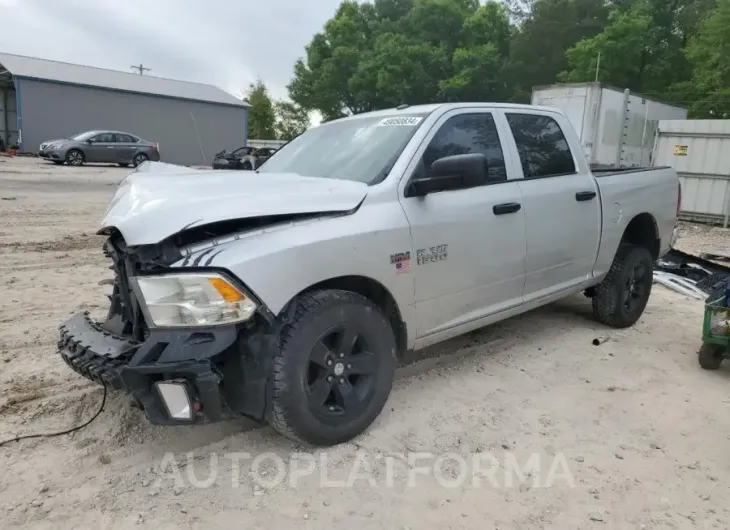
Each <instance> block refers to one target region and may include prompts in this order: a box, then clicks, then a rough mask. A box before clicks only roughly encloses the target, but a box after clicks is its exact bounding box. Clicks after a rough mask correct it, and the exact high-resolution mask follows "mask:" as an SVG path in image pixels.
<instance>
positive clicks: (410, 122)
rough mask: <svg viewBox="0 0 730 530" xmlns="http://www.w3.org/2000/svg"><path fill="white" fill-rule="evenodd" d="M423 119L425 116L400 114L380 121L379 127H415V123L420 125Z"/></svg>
mask: <svg viewBox="0 0 730 530" xmlns="http://www.w3.org/2000/svg"><path fill="white" fill-rule="evenodd" d="M422 119H423V118H421V117H418V116H399V117H397V118H383V119H382V120H381V121H380V123H378V127H398V126H405V127H413V126H414V125H418V124H419V123H421V120H422Z"/></svg>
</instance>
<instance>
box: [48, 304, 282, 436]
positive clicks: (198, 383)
mask: <svg viewBox="0 0 730 530" xmlns="http://www.w3.org/2000/svg"><path fill="white" fill-rule="evenodd" d="M246 331H247V330H243V329H240V328H239V327H237V326H221V327H217V328H204V329H179V330H152V331H151V332H150V334H149V337H148V338H147V339H146V340H145V341H144V342H142V343H137V342H134V341H131V340H129V339H126V338H123V337H118V336H115V335H114V334H112V333H110V332H109V331H106V330H105V329H103V328H102V327H101V326H100V325H99V324H97V323H96V322H94V321H93V320H92V319H91V318H90V317H89V315H88V313H80V314H77V315H74V316H73V317H71V318H70V319H68V320H67V321H66V322H64V323H63V325H61V326H60V328H59V332H60V337H59V342H58V350H59V354H60V355H61V358H62V359H63V361H64V362H65V363H66V364H67V365H68V366H69V367H71V368H72V369H73V370H74V371H76V372H77V373H79V374H81V375H82V376H84V377H86V378H87V379H90V380H91V381H94V382H96V383H99V384H103V385H106V386H108V387H110V388H113V389H116V390H121V391H124V392H128V393H130V394H132V396H133V397H134V398H135V401H136V403H137V404H138V405H139V406H140V408H142V410H144V412H145V415H146V416H147V418H148V420H149V421H150V422H151V423H153V424H159V425H180V424H190V423H208V422H215V421H219V420H222V419H225V418H226V417H229V416H233V415H238V414H244V415H247V416H250V417H253V418H254V419H257V420H261V419H263V415H264V411H265V400H266V386H267V385H266V381H267V374H268V366H267V363H266V362H265V359H267V358H268V356H265V355H262V352H263V351H264V350H265V349H266V348H267V347H268V345H269V344H270V342H269V341H267V340H265V338H264V337H262V336H261V334H260V332H252V331H251V330H248V332H246ZM262 339H264V340H262ZM265 345H266V346H265ZM172 380H176V381H179V380H182V381H185V383H186V385H187V387H188V388H189V389H190V392H189V394H190V399H191V402H192V404H193V410H194V415H193V417H192V419H191V420H178V419H173V418H171V417H170V416H169V414H168V412H167V409H166V407H165V404H164V402H163V401H162V398H161V397H160V395H159V393H158V392H157V389H156V388H155V386H154V385H155V383H156V382H158V381H172Z"/></svg>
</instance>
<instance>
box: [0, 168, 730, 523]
mask: <svg viewBox="0 0 730 530" xmlns="http://www.w3.org/2000/svg"><path fill="white" fill-rule="evenodd" d="M126 173H127V171H125V170H121V169H118V168H108V167H102V166H98V167H82V168H68V167H55V166H52V165H50V164H46V163H42V162H38V161H37V160H34V159H13V160H8V159H3V158H0V286H2V287H1V290H0V292H1V293H2V296H0V332H1V333H0V440H2V439H6V438H8V437H12V436H15V435H16V434H25V433H38V432H52V431H56V430H62V429H66V428H68V427H70V426H73V425H78V424H80V423H82V422H83V421H85V420H86V419H87V418H90V417H91V416H92V415H93V414H94V413H95V412H96V410H97V409H98V407H99V405H100V403H101V399H102V391H101V390H100V389H99V388H98V387H96V386H94V385H92V384H90V383H88V382H87V381H86V380H84V379H83V378H81V377H80V376H77V375H76V374H75V373H73V372H72V371H71V370H70V369H68V368H67V367H66V366H65V365H64V364H63V363H62V361H61V360H60V359H59V357H58V356H57V354H56V351H55V349H56V328H57V326H58V324H59V322H60V321H62V320H63V319H64V318H65V317H66V316H67V315H69V314H70V313H73V312H76V311H79V310H82V309H90V310H92V311H93V312H97V313H98V312H100V311H103V310H105V308H106V303H105V302H106V300H105V298H104V296H103V295H104V292H103V288H102V287H99V286H98V285H97V284H98V282H99V281H100V280H102V279H104V278H106V277H108V276H109V274H110V271H109V270H108V269H107V266H106V265H107V264H106V263H105V260H104V259H103V257H102V253H101V240H100V238H98V237H96V236H94V235H93V234H94V232H95V230H96V229H97V227H98V223H99V221H100V219H101V217H102V214H103V212H104V209H105V207H106V205H107V203H108V200H109V199H110V197H111V195H112V194H113V191H114V185H115V184H116V183H117V182H118V181H119V180H121V178H123V176H124V175H125V174H126ZM726 241H727V232H726V231H723V230H718V229H714V228H713V229H708V228H697V227H693V226H690V225H685V227H684V229H683V235H682V240H681V243H680V245H679V246H680V248H682V249H683V250H687V251H692V252H698V251H703V250H712V249H714V248H717V247H718V246H722V245H723V243H725V242H726ZM701 319H702V303H701V302H698V301H696V300H690V299H687V298H685V297H683V296H680V295H678V294H676V293H674V292H670V291H668V290H666V289H664V288H662V287H661V286H655V290H654V291H653V294H652V297H651V300H650V302H649V306H648V308H647V311H646V313H645V315H644V317H643V318H642V319H641V320H640V322H639V323H638V324H637V325H636V326H635V327H633V328H631V329H628V330H623V331H615V330H610V329H607V328H605V327H602V326H601V325H599V324H597V323H596V322H594V321H593V320H592V319H591V314H590V303H589V301H588V300H587V299H585V298H584V297H582V296H576V297H572V298H569V299H566V300H563V301H561V302H560V303H556V304H553V305H551V306H549V307H546V308H543V309H540V310H538V311H534V312H531V313H529V314H526V315H524V316H521V317H518V318H514V319H510V320H508V321H506V322H503V323H501V324H499V325H495V326H492V327H489V328H487V329H485V330H483V331H481V332H479V333H475V334H471V335H469V336H468V337H464V338H461V339H459V340H455V341H451V342H449V343H447V344H445V345H443V346H441V347H439V348H438V349H432V350H429V351H428V352H425V353H423V354H419V355H415V356H414V358H413V359H409V363H408V364H405V365H404V366H402V367H401V368H400V370H399V376H398V380H397V382H396V384H395V387H394V389H393V393H392V395H391V398H390V400H389V402H388V404H387V406H386V409H385V410H384V411H383V414H382V415H381V416H380V418H379V419H378V420H377V421H376V423H375V424H374V425H373V426H372V427H371V428H370V429H369V430H368V431H367V432H366V433H365V434H364V435H362V436H360V437H358V438H357V439H356V440H355V441H354V442H352V443H348V444H344V445H341V446H338V447H336V448H333V449H329V450H326V451H320V450H318V451H313V450H312V449H311V448H308V447H303V446H298V445H295V444H293V443H291V442H289V441H288V440H286V439H284V438H282V437H280V436H278V435H276V434H275V433H274V432H273V430H272V429H270V428H268V427H263V428H261V427H259V426H257V425H252V424H251V423H249V422H246V421H244V420H236V421H229V422H225V423H220V424H215V425H204V426H196V427H174V428H171V427H153V426H150V425H149V424H147V423H146V421H145V420H144V418H143V417H142V416H141V414H140V413H139V412H138V411H136V410H135V409H133V408H131V407H130V405H129V401H128V399H127V398H125V396H123V395H118V394H114V393H111V394H110V395H109V397H108V400H107V403H106V406H105V408H104V411H103V413H102V414H101V415H100V416H99V418H98V419H97V420H96V421H94V422H93V423H92V424H91V425H89V426H88V427H86V428H85V429H83V430H80V431H78V432H75V433H73V434H70V435H64V436H59V437H55V438H38V439H32V440H27V441H21V442H12V443H10V444H7V445H5V446H3V447H0V466H1V467H2V469H3V473H2V475H0V527H1V528H3V529H10V528H13V529H15V528H42V529H52V528H104V529H127V528H155V529H168V528H170V529H172V528H186V529H187V528H195V529H197V528H200V529H203V528H206V529H207V528H232V527H235V528H247V529H248V528H272V527H273V528H293V527H294V526H295V525H296V526H297V527H302V528H313V529H314V528H335V527H343V526H345V525H346V526H347V527H349V528H357V529H366V528H367V529H370V528H373V529H375V528H378V529H389V530H390V529H402V528H428V529H430V528H433V529H437V528H438V529H442V528H475V529H477V528H478V529H482V528H487V529H492V528H499V529H532V528H535V529H537V528H541V529H542V528H549V529H560V530H568V529H578V528H580V529H586V528H620V529H628V528H632V529H634V528H636V529H638V528H679V529H682V528H715V527H717V528H727V526H728V525H727V522H728V521H730V514H729V513H728V509H727V506H729V505H730V490H728V488H727V486H722V484H728V482H730V463H728V459H727V454H728V453H727V444H728V443H730V442H729V441H728V440H729V439H730V425H728V422H727V414H728V412H730V398H728V392H727V388H728V387H727V386H726V385H729V384H730V371H729V370H728V368H727V367H724V368H723V369H721V370H719V371H718V372H714V373H712V372H705V371H703V370H701V369H700V368H699V366H698V364H697V360H696V351H697V349H698V347H699V345H700V330H701ZM599 336H606V337H608V338H609V340H608V341H607V342H605V343H604V344H602V345H601V346H598V347H595V346H593V345H592V344H591V342H592V340H593V339H594V338H596V337H599ZM713 403H714V404H715V406H716V407H717V409H714V408H712V407H710V405H711V404H713ZM495 466H497V467H495Z"/></svg>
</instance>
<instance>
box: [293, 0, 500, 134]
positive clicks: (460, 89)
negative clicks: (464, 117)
mask: <svg viewBox="0 0 730 530" xmlns="http://www.w3.org/2000/svg"><path fill="white" fill-rule="evenodd" d="M510 31H511V30H510V26H509V18H508V12H507V11H506V10H505V9H504V8H503V7H502V6H501V5H499V4H498V3H497V2H493V1H490V2H488V3H487V4H486V5H484V6H480V3H479V1H478V0H375V1H374V2H373V3H372V4H371V3H363V4H358V3H357V2H354V1H351V0H346V1H344V2H343V3H342V4H340V7H339V8H338V10H337V12H336V14H335V16H334V17H333V18H332V19H330V20H328V21H327V23H326V24H325V27H324V30H323V31H322V32H321V33H318V34H316V35H315V36H314V37H313V38H312V41H311V42H310V43H309V45H307V47H306V56H305V57H304V58H302V59H301V60H299V61H298V62H297V63H296V65H295V67H294V78H293V80H292V82H291V83H290V85H289V95H290V98H291V99H292V101H294V102H296V103H297V104H299V105H300V106H302V107H303V108H305V109H308V110H318V111H319V112H320V113H321V114H322V115H323V118H324V119H325V120H329V119H332V118H337V117H340V116H342V115H347V114H352V113H358V112H364V111H368V110H374V109H378V108H384V107H389V106H395V105H399V104H401V103H408V104H418V103H431V102H436V101H441V100H444V99H451V100H463V99H465V98H467V99H470V98H475V97H479V98H488V97H491V98H494V97H504V94H506V93H507V90H505V88H504V81H503V80H499V79H498V78H499V75H500V73H501V70H502V68H503V66H504V62H505V61H506V59H507V57H508V50H509V42H510V41H509V39H510ZM485 74H487V75H488V77H487V78H484V77H483V76H484V75H485ZM498 88H499V90H497V89H498Z"/></svg>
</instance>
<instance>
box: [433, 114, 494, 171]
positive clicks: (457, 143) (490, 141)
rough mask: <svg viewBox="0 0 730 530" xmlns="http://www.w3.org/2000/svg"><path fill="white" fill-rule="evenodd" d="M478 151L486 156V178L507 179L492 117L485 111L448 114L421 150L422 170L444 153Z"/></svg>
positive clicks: (449, 154) (459, 153) (457, 153)
mask: <svg viewBox="0 0 730 530" xmlns="http://www.w3.org/2000/svg"><path fill="white" fill-rule="evenodd" d="M474 153H481V154H483V155H484V156H486V157H487V167H488V172H489V180H490V182H498V181H503V180H507V170H506V169H505V166H504V155H503V153H502V145H501V144H500V142H499V134H498V133H497V126H496V124H495V123H494V117H493V116H492V115H491V114H489V113H479V114H460V115H458V116H454V117H453V118H449V119H448V120H447V121H446V123H444V124H443V125H442V126H441V128H440V129H439V130H438V132H437V133H436V136H434V137H433V139H432V140H431V143H430V144H429V145H428V147H427V148H426V151H425V152H424V153H423V165H424V168H425V170H426V174H428V172H429V171H430V169H431V165H432V164H433V163H434V162H435V161H436V160H438V159H439V158H443V157H445V156H452V155H466V154H474Z"/></svg>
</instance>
